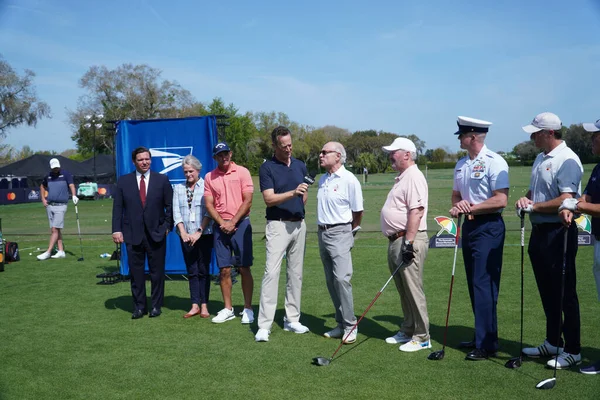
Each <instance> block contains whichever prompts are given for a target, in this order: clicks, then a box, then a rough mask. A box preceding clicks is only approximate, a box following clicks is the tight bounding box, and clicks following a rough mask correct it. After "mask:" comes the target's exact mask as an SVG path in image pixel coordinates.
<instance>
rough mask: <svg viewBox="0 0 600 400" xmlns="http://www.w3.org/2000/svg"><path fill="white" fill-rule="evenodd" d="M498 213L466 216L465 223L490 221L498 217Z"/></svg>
mask: <svg viewBox="0 0 600 400" xmlns="http://www.w3.org/2000/svg"><path fill="white" fill-rule="evenodd" d="M500 215H501V214H500V213H489V214H467V221H474V220H476V219H492V218H497V217H498V216H500Z"/></svg>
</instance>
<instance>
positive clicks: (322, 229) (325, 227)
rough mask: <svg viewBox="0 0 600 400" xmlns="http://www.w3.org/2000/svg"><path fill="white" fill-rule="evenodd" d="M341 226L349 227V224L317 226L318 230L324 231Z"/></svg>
mask: <svg viewBox="0 0 600 400" xmlns="http://www.w3.org/2000/svg"><path fill="white" fill-rule="evenodd" d="M342 225H350V222H344V223H342V224H330V225H319V230H320V231H326V230H328V229H331V228H334V227H336V226H342Z"/></svg>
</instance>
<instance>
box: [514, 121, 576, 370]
mask: <svg viewBox="0 0 600 400" xmlns="http://www.w3.org/2000/svg"><path fill="white" fill-rule="evenodd" d="M561 129H562V122H561V121H560V119H559V118H558V116H556V115H555V114H552V113H549V112H544V113H541V114H538V115H537V116H536V117H535V118H534V119H533V121H532V122H531V124H529V125H527V126H524V127H523V130H524V131H525V132H527V133H528V134H530V135H531V140H533V141H534V142H535V146H536V147H537V148H539V149H541V150H542V152H541V153H540V154H538V156H537V158H536V159H535V161H534V163H533V168H532V172H531V182H530V184H529V191H528V192H527V194H526V195H525V197H521V198H520V199H519V200H518V201H517V204H516V207H517V211H518V212H519V211H521V212H522V211H525V212H527V213H530V214H529V219H530V221H531V226H532V229H531V237H530V239H529V248H528V253H529V258H530V260H531V266H532V268H533V274H534V275H535V280H536V282H537V286H538V291H539V293H540V298H541V300H542V306H543V308H544V313H545V315H546V339H545V340H544V343H543V344H541V345H540V346H538V347H528V348H524V349H523V354H525V355H526V356H528V357H532V358H538V357H552V358H551V359H550V361H548V363H547V365H548V366H549V367H551V368H554V367H555V363H556V368H557V369H563V368H569V367H571V366H573V365H577V364H580V363H581V354H580V353H581V342H580V329H581V328H580V317H579V300H578V298H577V279H576V275H575V258H576V256H577V225H576V224H571V225H570V226H569V227H568V228H564V227H563V225H562V223H561V221H560V217H559V215H558V208H559V207H560V205H561V204H562V202H563V200H565V199H568V198H573V197H580V193H581V176H582V175H583V167H582V166H581V162H580V161H579V157H577V154H575V153H574V152H573V150H571V149H570V148H568V147H567V144H566V143H565V142H564V141H563V140H561V137H562V132H561ZM565 235H567V237H566V239H567V252H566V254H563V251H564V240H565ZM563 257H565V258H566V266H565V271H564V274H565V275H564V278H563ZM563 279H564V296H561V286H562V280H563ZM561 297H562V299H561ZM561 300H562V315H561V314H560V310H561ZM559 331H560V333H559ZM562 336H564V342H563V338H562ZM563 343H564V349H563V348H562V347H563ZM557 347H558V349H557ZM557 352H558V353H559V355H558V357H556V354H557ZM555 360H557V361H555Z"/></svg>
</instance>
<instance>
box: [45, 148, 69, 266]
mask: <svg viewBox="0 0 600 400" xmlns="http://www.w3.org/2000/svg"><path fill="white" fill-rule="evenodd" d="M69 190H70V191H71V195H72V197H73V204H75V205H77V202H78V201H79V199H78V198H77V196H76V195H75V184H74V183H73V175H71V174H70V173H69V172H68V171H65V170H62V169H61V168H60V161H58V159H57V158H53V159H51V160H50V172H49V173H48V175H46V176H45V177H44V180H43V181H42V184H41V185H40V194H41V197H42V204H44V207H45V208H46V214H47V215H48V221H49V222H50V230H51V233H50V240H49V243H48V250H46V251H45V252H43V253H42V254H40V255H39V256H37V259H38V260H40V261H43V260H47V259H49V258H65V257H66V254H65V248H64V246H63V238H62V229H63V228H64V226H65V213H66V212H67V203H68V201H69ZM44 192H46V193H47V195H44ZM54 245H57V247H58V251H57V252H56V254H54V255H52V249H53V248H54Z"/></svg>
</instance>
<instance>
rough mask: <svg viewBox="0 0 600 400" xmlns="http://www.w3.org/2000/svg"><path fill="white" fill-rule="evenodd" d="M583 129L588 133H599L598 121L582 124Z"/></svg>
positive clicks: (599, 125)
mask: <svg viewBox="0 0 600 400" xmlns="http://www.w3.org/2000/svg"><path fill="white" fill-rule="evenodd" d="M583 129H585V130H586V131H588V132H598V131H600V119H599V120H598V121H596V122H591V123H586V124H583Z"/></svg>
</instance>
